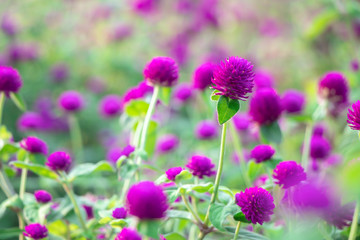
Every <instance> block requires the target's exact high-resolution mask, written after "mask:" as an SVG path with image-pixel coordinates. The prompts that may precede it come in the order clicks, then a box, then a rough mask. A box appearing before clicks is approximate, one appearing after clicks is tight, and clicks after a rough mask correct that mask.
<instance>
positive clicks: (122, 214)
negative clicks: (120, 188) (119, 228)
mask: <svg viewBox="0 0 360 240" xmlns="http://www.w3.org/2000/svg"><path fill="white" fill-rule="evenodd" d="M126 214H127V212H126V209H125V208H123V207H121V208H115V209H114V211H113V212H112V217H113V218H116V219H124V218H126Z"/></svg>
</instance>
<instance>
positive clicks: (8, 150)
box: [0, 143, 19, 154]
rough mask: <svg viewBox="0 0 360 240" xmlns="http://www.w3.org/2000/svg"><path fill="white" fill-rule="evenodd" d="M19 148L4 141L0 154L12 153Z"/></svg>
mask: <svg viewBox="0 0 360 240" xmlns="http://www.w3.org/2000/svg"><path fill="white" fill-rule="evenodd" d="M18 150H19V147H17V146H14V145H13V144H10V143H6V144H5V145H4V146H3V147H2V148H1V150H0V154H14V153H16V152H17V151H18Z"/></svg>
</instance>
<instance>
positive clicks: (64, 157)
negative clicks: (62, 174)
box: [45, 152, 71, 171]
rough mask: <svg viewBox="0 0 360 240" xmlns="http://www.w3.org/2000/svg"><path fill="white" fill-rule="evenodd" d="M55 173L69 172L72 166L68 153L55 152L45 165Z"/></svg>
mask: <svg viewBox="0 0 360 240" xmlns="http://www.w3.org/2000/svg"><path fill="white" fill-rule="evenodd" d="M45 165H46V166H48V167H49V168H50V169H51V170H53V171H67V170H68V169H69V167H70V165H71V158H70V155H69V154H68V153H66V152H54V153H52V154H50V155H49V157H48V158H47V162H46V163H45Z"/></svg>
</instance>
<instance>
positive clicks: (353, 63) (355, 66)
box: [350, 59, 360, 72]
mask: <svg viewBox="0 0 360 240" xmlns="http://www.w3.org/2000/svg"><path fill="white" fill-rule="evenodd" d="M350 66H351V70H352V71H353V72H357V71H359V69H360V64H359V61H358V60H357V59H353V60H352V61H351V63H350Z"/></svg>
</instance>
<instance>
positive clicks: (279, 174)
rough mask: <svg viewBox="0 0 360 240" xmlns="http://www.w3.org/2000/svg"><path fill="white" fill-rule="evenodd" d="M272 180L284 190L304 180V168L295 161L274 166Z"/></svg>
mask: <svg viewBox="0 0 360 240" xmlns="http://www.w3.org/2000/svg"><path fill="white" fill-rule="evenodd" d="M273 178H274V179H275V181H274V182H275V183H276V184H278V185H282V187H283V188H285V189H286V188H289V187H292V186H294V185H297V184H299V183H300V182H301V181H304V180H306V173H305V172H304V168H303V167H302V166H301V165H300V164H297V163H296V162H295V161H285V162H281V163H279V164H278V165H277V166H276V168H275V169H274V173H273Z"/></svg>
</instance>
